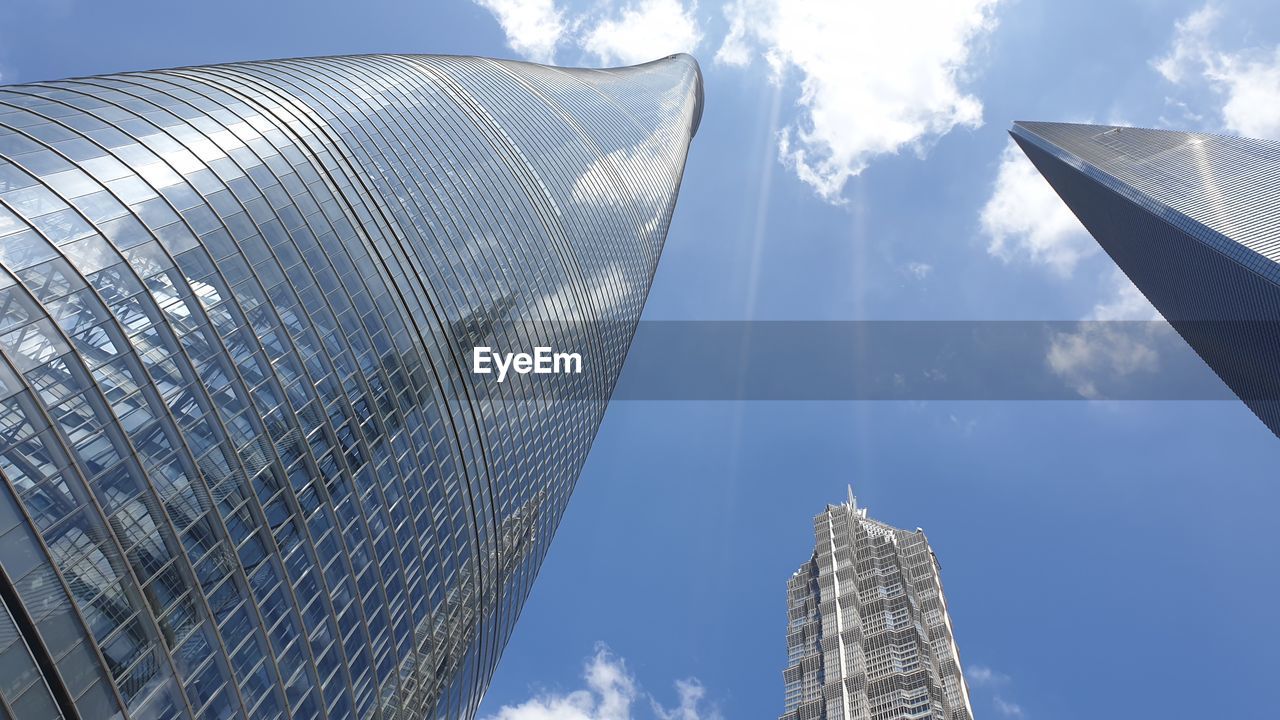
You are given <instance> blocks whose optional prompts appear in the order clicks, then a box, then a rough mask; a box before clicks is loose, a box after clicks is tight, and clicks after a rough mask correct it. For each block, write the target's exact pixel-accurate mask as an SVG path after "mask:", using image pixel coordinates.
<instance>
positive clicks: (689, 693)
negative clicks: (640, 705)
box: [649, 679, 721, 720]
mask: <svg viewBox="0 0 1280 720" xmlns="http://www.w3.org/2000/svg"><path fill="white" fill-rule="evenodd" d="M676 694H677V695H679V697H680V704H679V705H677V706H676V707H675V708H672V709H670V710H668V709H666V708H664V707H662V706H661V705H659V704H658V702H657V701H656V700H652V699H651V700H650V701H649V702H650V704H651V705H652V706H653V714H654V716H655V717H656V718H658V720H721V718H720V713H719V712H718V711H716V710H715V709H714V708H712V709H708V708H704V707H703V706H702V701H703V700H704V699H705V698H706V695H707V689H706V688H704V687H702V683H700V682H698V681H697V680H696V679H689V680H677V681H676Z"/></svg>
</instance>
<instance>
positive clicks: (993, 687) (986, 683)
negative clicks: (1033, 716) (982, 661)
mask: <svg viewBox="0 0 1280 720" xmlns="http://www.w3.org/2000/svg"><path fill="white" fill-rule="evenodd" d="M964 677H965V679H966V680H968V681H969V686H970V687H971V688H985V689H987V690H990V691H991V692H992V695H991V705H992V707H994V708H995V710H996V712H997V713H999V714H1000V715H1001V716H1003V717H1008V718H1023V717H1026V712H1025V711H1024V710H1023V709H1022V706H1021V705H1019V704H1018V703H1016V702H1013V701H1012V700H1007V699H1006V698H1005V697H1004V696H1003V695H1001V694H1000V692H999V691H998V690H997V688H1007V687H1008V686H1009V685H1011V684H1012V683H1013V678H1011V677H1009V676H1008V675H1006V674H1005V673H1002V672H1000V671H999V670H993V669H991V668H989V667H986V666H983V665H971V666H969V668H967V669H966V670H965V672H964Z"/></svg>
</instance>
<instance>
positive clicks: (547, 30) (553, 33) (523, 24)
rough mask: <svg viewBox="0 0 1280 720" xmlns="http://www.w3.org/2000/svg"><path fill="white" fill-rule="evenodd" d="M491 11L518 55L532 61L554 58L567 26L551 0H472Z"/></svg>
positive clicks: (549, 60)
mask: <svg viewBox="0 0 1280 720" xmlns="http://www.w3.org/2000/svg"><path fill="white" fill-rule="evenodd" d="M473 2H475V3H476V4H477V5H479V6H480V7H482V8H484V9H486V10H488V11H489V12H491V13H493V16H494V17H495V18H497V20H498V24H499V25H501V26H502V32H504V33H506V35H507V44H508V45H510V46H511V49H512V50H514V51H516V52H517V53H519V54H520V55H522V56H524V57H526V58H528V59H530V60H533V61H535V62H541V63H549V62H553V61H554V60H555V55H556V47H557V46H558V45H559V44H560V41H561V40H562V38H563V37H564V34H565V32H566V30H567V29H568V27H567V26H566V25H565V21H564V14H563V13H562V12H561V11H560V10H559V9H557V8H556V4H555V0H473Z"/></svg>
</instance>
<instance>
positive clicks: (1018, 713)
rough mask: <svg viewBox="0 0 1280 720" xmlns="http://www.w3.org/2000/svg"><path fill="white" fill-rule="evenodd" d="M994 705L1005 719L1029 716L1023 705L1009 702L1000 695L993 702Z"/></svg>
mask: <svg viewBox="0 0 1280 720" xmlns="http://www.w3.org/2000/svg"><path fill="white" fill-rule="evenodd" d="M992 703H993V704H994V705H995V706H996V712H998V713H1000V714H1001V715H1003V716H1005V717H1010V718H1021V717H1026V716H1027V714H1026V712H1024V711H1023V710H1022V706H1021V705H1019V704H1018V703H1016V702H1010V701H1008V700H1005V699H1004V698H1002V697H1000V696H999V695H997V696H995V698H994V699H993V700H992Z"/></svg>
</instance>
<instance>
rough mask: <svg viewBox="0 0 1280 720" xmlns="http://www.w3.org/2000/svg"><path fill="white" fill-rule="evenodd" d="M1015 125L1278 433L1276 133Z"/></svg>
mask: <svg viewBox="0 0 1280 720" xmlns="http://www.w3.org/2000/svg"><path fill="white" fill-rule="evenodd" d="M1011 133H1012V135H1013V138H1014V140H1016V141H1017V143H1018V145H1020V146H1021V147H1022V150H1023V152H1025V153H1026V154H1027V157H1029V158H1030V159H1031V162H1032V163H1034V164H1035V166H1036V167H1037V168H1038V169H1039V170H1040V173H1041V174H1042V175H1044V177H1045V179H1046V180H1048V181H1049V184H1050V185H1052V186H1053V189H1054V190H1055V191H1056V192H1057V193H1058V195H1060V196H1061V197H1062V199H1063V200H1064V201H1065V202H1066V203H1067V205H1068V206H1069V207H1070V208H1071V210H1072V211H1073V212H1074V213H1075V214H1076V217H1078V218H1080V221H1081V222H1082V223H1084V226H1085V227H1086V228H1087V229H1088V230H1089V232H1090V233H1091V234H1092V235H1093V237H1094V238H1095V239H1096V240H1097V241H1098V244H1099V245H1101V246H1102V248H1103V249H1104V250H1106V251H1107V254H1108V255H1110V256H1111V258H1112V259H1113V260H1115V262H1116V264H1117V265H1119V266H1120V269H1121V270H1123V271H1124V272H1125V274H1126V275H1128V276H1129V279H1130V280H1132V281H1133V283H1134V284H1135V285H1137V286H1138V289H1139V290H1141V291H1142V293H1143V294H1144V295H1146V296H1147V299H1148V300H1150V301H1151V304H1152V305H1154V306H1155V307H1156V309H1157V310H1159V311H1160V313H1161V314H1162V315H1164V317H1165V319H1166V320H1168V321H1169V323H1170V324H1171V325H1172V326H1173V327H1174V329H1176V330H1177V331H1178V333H1179V334H1180V335H1181V336H1182V337H1183V338H1184V339H1185V340H1186V341H1187V343H1188V344H1189V345H1191V347H1192V348H1194V349H1195V351H1196V352H1197V353H1198V354H1199V355H1200V357H1201V358H1203V359H1204V361H1205V362H1206V363H1208V365H1209V367H1211V368H1213V370H1214V371H1215V372H1216V373H1217V374H1218V376H1219V377H1221V378H1222V380H1223V381H1224V382H1225V383H1226V384H1227V386H1228V387H1230V388H1231V390H1232V391H1233V392H1235V394H1236V395H1238V396H1239V397H1240V399H1241V400H1243V401H1244V402H1245V404H1246V405H1248V406H1249V408H1250V409H1252V410H1253V412H1254V413H1255V414H1257V416H1258V417H1259V418H1260V419H1261V420H1262V421H1263V422H1264V423H1266V425H1267V427H1269V428H1271V431H1272V432H1274V433H1276V434H1277V435H1280V142H1277V141H1274V140H1253V139H1250V138H1240V137H1224V136H1221V135H1209V134H1204V133H1185V132H1170V131H1164V130H1147V129H1142V128H1127V127H1126V128H1120V127H1110V126H1103V125H1074V124H1067V123H1042V122H1019V123H1015V124H1014V126H1013V129H1012V131H1011Z"/></svg>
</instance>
